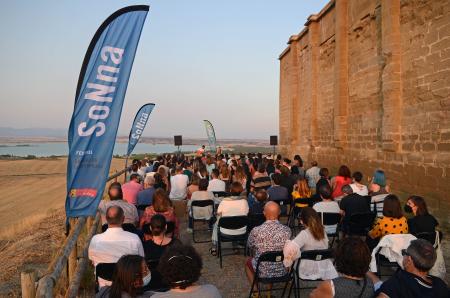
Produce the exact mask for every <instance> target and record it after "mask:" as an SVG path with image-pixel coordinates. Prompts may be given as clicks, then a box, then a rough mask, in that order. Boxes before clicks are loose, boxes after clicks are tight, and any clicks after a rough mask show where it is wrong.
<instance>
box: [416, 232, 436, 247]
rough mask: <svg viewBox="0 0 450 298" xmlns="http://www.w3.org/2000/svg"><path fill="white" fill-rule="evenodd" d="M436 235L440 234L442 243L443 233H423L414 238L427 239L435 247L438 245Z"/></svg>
mask: <svg viewBox="0 0 450 298" xmlns="http://www.w3.org/2000/svg"><path fill="white" fill-rule="evenodd" d="M436 233H439V242H440V241H442V236H443V234H442V232H441V231H434V232H422V233H417V234H415V235H414V236H416V237H417V238H420V239H425V240H427V241H428V242H430V243H431V244H433V245H436V244H437V243H435V242H436Z"/></svg>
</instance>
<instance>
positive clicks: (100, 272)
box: [95, 263, 116, 281]
mask: <svg viewBox="0 0 450 298" xmlns="http://www.w3.org/2000/svg"><path fill="white" fill-rule="evenodd" d="M115 268H116V263H99V264H97V266H95V279H96V280H98V278H99V277H100V278H102V279H104V280H108V281H112V280H113V275H114V270H115Z"/></svg>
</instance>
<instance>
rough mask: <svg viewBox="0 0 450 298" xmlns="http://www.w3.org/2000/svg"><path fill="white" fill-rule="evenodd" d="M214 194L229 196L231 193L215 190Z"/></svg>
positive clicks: (218, 196)
mask: <svg viewBox="0 0 450 298" xmlns="http://www.w3.org/2000/svg"><path fill="white" fill-rule="evenodd" d="M213 194H214V196H215V197H216V198H222V197H229V196H231V194H230V193H229V192H226V191H213Z"/></svg>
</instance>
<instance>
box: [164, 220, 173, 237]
mask: <svg viewBox="0 0 450 298" xmlns="http://www.w3.org/2000/svg"><path fill="white" fill-rule="evenodd" d="M166 224H167V229H166V235H167V234H173V233H174V232H175V222H174V221H168V222H167V223H166Z"/></svg>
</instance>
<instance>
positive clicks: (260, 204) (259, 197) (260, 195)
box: [248, 189, 268, 215]
mask: <svg viewBox="0 0 450 298" xmlns="http://www.w3.org/2000/svg"><path fill="white" fill-rule="evenodd" d="M267 199H268V195H267V191H265V190H264V189H260V190H258V191H257V192H256V193H255V196H254V198H253V197H252V198H250V199H249V200H253V202H252V203H251V204H250V203H249V204H248V205H249V211H248V214H249V215H254V214H263V212H264V206H265V205H266V202H267Z"/></svg>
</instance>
